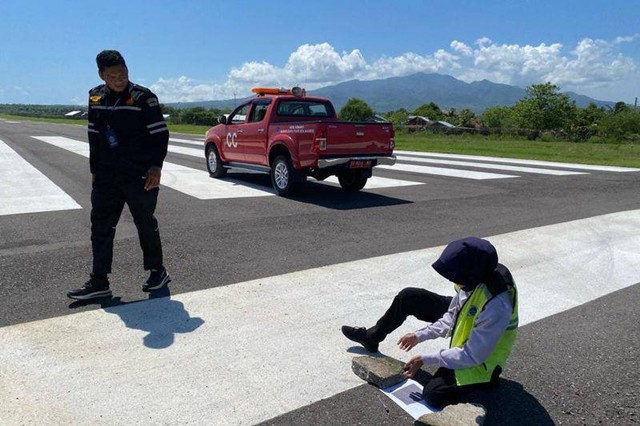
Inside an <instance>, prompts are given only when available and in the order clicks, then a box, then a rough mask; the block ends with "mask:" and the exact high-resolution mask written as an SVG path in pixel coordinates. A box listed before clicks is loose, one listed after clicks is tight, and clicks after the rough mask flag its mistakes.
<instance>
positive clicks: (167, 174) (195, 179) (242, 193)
mask: <svg viewBox="0 0 640 426" xmlns="http://www.w3.org/2000/svg"><path fill="white" fill-rule="evenodd" d="M33 138H35V139H38V140H40V141H42V142H46V143H48V144H51V145H54V146H57V147H58V148H62V149H65V150H67V151H71V152H73V153H76V154H79V155H82V156H84V157H87V158H88V157H89V144H88V143H87V142H83V141H79V140H75V139H70V138H66V137H61V136H33ZM168 149H169V152H173V153H176V154H183V155H188V156H191V157H197V158H201V159H202V162H203V164H204V161H205V158H204V154H203V152H202V150H200V149H196V148H187V147H183V146H173V145H169V147H168ZM160 183H161V184H162V185H164V186H168V187H169V188H171V189H175V190H176V191H180V192H182V193H183V194H187V195H190V196H192V197H195V198H197V199H199V200H214V199H227V198H247V197H268V196H273V195H275V192H274V190H273V189H272V188H271V187H266V186H262V185H254V184H251V183H247V182H244V181H242V180H240V179H234V178H232V177H225V178H224V179H212V178H211V177H209V174H208V173H207V172H206V171H205V170H200V169H194V168H191V167H185V166H181V165H179V164H174V163H170V162H167V161H165V162H164V165H163V166H162V178H161V180H160ZM408 185H422V182H412V181H406V180H399V179H389V178H382V177H375V176H374V177H372V178H370V179H369V180H368V181H367V186H366V187H365V189H375V188H388V187H395V186H408Z"/></svg>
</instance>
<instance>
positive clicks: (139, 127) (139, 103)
mask: <svg viewBox="0 0 640 426" xmlns="http://www.w3.org/2000/svg"><path fill="white" fill-rule="evenodd" d="M96 63H97V65H98V75H99V76H100V78H101V79H102V80H103V81H104V82H105V83H106V84H102V85H100V86H97V87H94V88H93V89H91V90H90V91H89V124H88V132H89V148H90V156H89V164H90V168H91V183H92V191H91V245H92V249H93V271H92V273H91V275H90V278H89V281H87V282H86V283H85V285H84V286H83V287H81V288H79V289H77V290H72V291H69V292H68V293H67V296H68V297H70V298H72V299H76V300H90V299H96V298H100V297H109V296H111V290H110V289H109V279H108V277H107V274H109V273H111V263H112V259H113V239H114V237H115V232H116V225H117V224H118V221H119V220H120V214H121V213H122V209H123V207H124V204H125V203H126V204H127V205H128V206H129V211H130V212H131V215H132V216H133V220H134V222H135V224H136V228H137V229H138V237H139V238H140V247H142V252H143V256H144V269H145V270H147V271H150V275H149V278H148V279H147V281H146V282H145V283H144V284H143V286H142V290H143V291H147V292H149V291H153V290H158V289H160V288H163V287H164V286H166V285H167V283H168V282H169V281H170V278H169V274H168V273H167V271H166V269H165V267H164V265H163V262H162V245H161V243H160V233H159V231H158V222H157V221H156V218H155V217H154V212H155V209H156V202H157V200H158V191H159V185H160V175H161V170H162V163H163V161H164V158H165V157H166V155H167V146H168V143H169V129H168V128H167V124H166V122H165V120H164V117H163V116H162V113H161V111H160V105H159V103H158V98H157V97H156V95H154V94H153V93H152V92H151V91H150V90H149V89H147V88H146V87H142V86H138V85H137V84H133V83H131V82H130V81H129V70H128V69H127V64H126V63H125V61H124V58H123V57H122V55H121V54H120V53H119V52H117V51H115V50H104V51H102V52H100V53H99V54H98V56H97V57H96Z"/></svg>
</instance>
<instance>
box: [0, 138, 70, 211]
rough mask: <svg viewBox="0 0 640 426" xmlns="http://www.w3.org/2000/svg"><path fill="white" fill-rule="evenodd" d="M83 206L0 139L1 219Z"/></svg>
mask: <svg viewBox="0 0 640 426" xmlns="http://www.w3.org/2000/svg"><path fill="white" fill-rule="evenodd" d="M81 208H82V207H81V206H80V205H79V204H78V203H76V202H75V201H74V199H73V198H71V197H70V196H69V195H68V194H67V193H66V192H64V191H63V190H62V189H60V188H59V187H58V186H57V185H56V184H54V183H53V182H51V180H49V178H47V177H46V176H45V175H44V174H42V173H41V172H40V171H39V170H38V169H36V168H35V167H33V166H32V165H31V164H29V162H27V161H26V160H24V159H23V158H22V157H20V155H18V153H17V152H15V151H14V150H12V149H11V148H10V147H9V146H8V145H7V144H6V143H4V142H3V141H1V140H0V216H2V215H10V214H21V213H37V212H47V211H56V210H73V209H81Z"/></svg>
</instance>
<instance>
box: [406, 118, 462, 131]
mask: <svg viewBox="0 0 640 426" xmlns="http://www.w3.org/2000/svg"><path fill="white" fill-rule="evenodd" d="M455 127H456V126H454V125H453V124H451V123H449V122H448V121H444V120H430V119H429V118H428V117H423V116H421V115H410V116H409V119H408V120H407V124H406V128H407V129H408V130H426V129H453V128H455Z"/></svg>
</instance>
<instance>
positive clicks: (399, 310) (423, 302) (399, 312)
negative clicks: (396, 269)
mask: <svg viewBox="0 0 640 426" xmlns="http://www.w3.org/2000/svg"><path fill="white" fill-rule="evenodd" d="M451 299H452V298H451V297H448V296H441V295H439V294H436V293H433V292H431V291H429V290H425V289H423V288H413V287H408V288H405V289H404V290H402V291H400V293H398V294H397V295H396V297H395V298H394V299H393V303H391V306H390V307H389V309H387V312H385V314H384V315H383V316H382V318H380V319H379V320H378V322H377V323H376V325H374V326H373V327H371V328H369V329H368V330H367V337H369V338H370V339H372V340H375V341H376V342H382V341H383V340H384V339H385V337H387V335H388V334H390V333H391V332H392V331H394V330H395V329H396V328H398V327H400V326H401V325H402V323H403V322H404V320H406V319H407V317H408V316H409V315H412V316H414V317H416V318H418V319H419V320H421V321H426V322H436V321H437V320H439V319H440V318H442V316H443V315H444V314H445V313H446V312H447V310H448V309H449V305H450V304H451Z"/></svg>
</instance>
